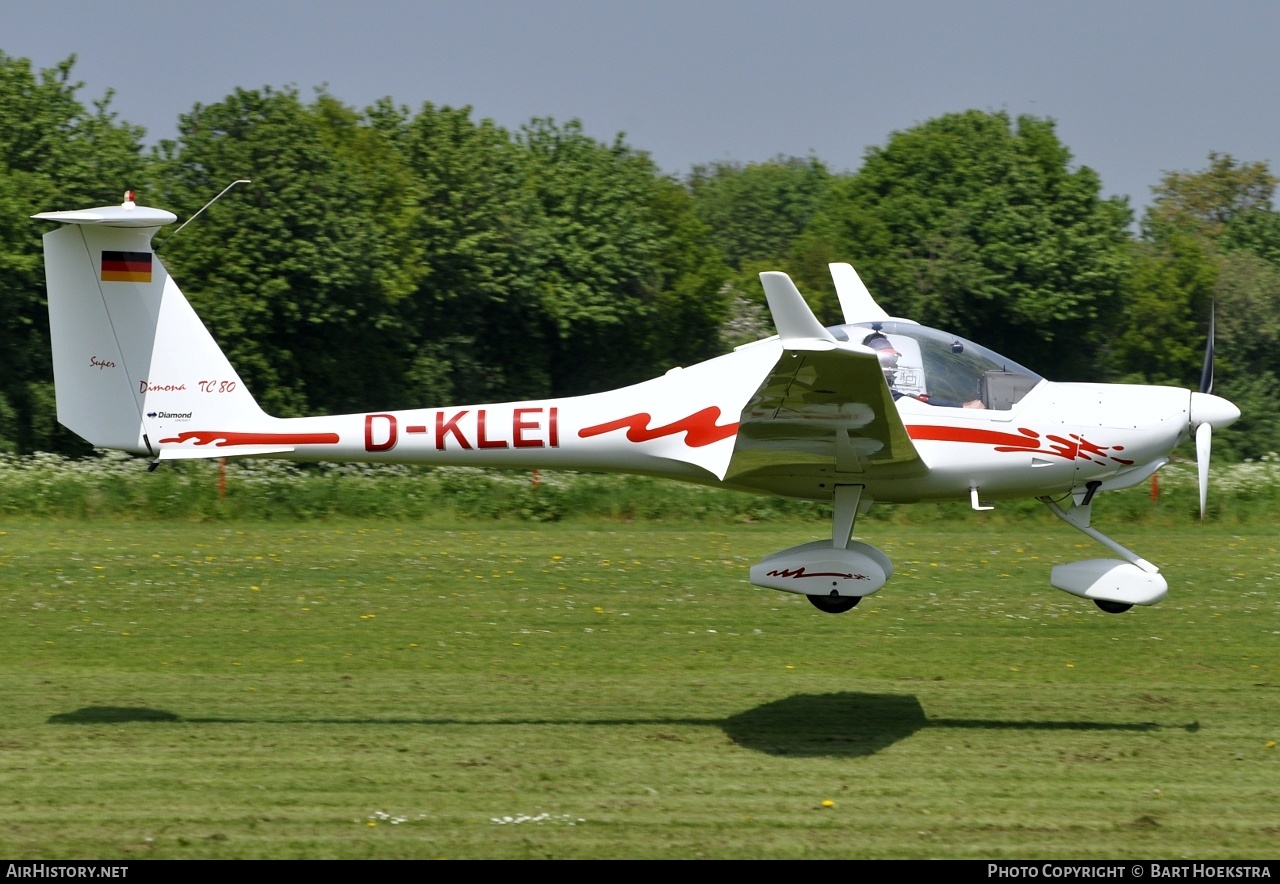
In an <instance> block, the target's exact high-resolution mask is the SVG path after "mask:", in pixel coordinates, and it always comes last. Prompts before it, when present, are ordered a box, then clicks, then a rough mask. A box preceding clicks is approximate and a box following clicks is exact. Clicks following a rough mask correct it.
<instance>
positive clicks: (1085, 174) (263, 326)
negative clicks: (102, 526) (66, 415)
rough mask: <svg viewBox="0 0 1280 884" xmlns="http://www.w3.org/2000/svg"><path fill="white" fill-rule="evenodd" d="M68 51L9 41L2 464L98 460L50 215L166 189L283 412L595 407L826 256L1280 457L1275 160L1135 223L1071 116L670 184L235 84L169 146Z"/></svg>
mask: <svg viewBox="0 0 1280 884" xmlns="http://www.w3.org/2000/svg"><path fill="white" fill-rule="evenodd" d="M73 69H74V62H73V60H72V59H69V60H67V61H65V62H63V63H61V64H59V65H57V66H55V67H54V68H51V69H48V70H43V71H35V70H33V69H32V67H31V65H30V63H29V62H28V61H27V60H25V59H21V58H15V57H11V56H7V55H4V54H3V53H0V330H2V331H0V334H2V335H3V346H2V347H0V369H2V370H0V450H8V451H13V452H31V451H37V450H44V451H58V452H63V453H77V452H81V451H84V450H85V449H84V448H83V443H80V442H79V441H78V440H76V439H75V438H74V437H72V436H71V434H69V433H68V432H66V431H65V430H63V429H62V428H61V427H59V426H58V425H57V423H56V418H55V411H54V398H53V386H52V367H51V360H50V355H49V342H48V317H47V311H46V307H45V301H44V297H45V291H44V273H43V262H42V253H41V249H40V235H41V234H42V233H43V232H45V229H46V228H45V227H44V225H41V224H39V223H37V222H33V221H31V220H30V219H29V216H30V215H32V214H34V213H36V212H40V211H48V210H53V209H74V208H84V207H87V206H90V205H102V204H110V203H116V202H119V201H120V198H121V194H122V193H123V191H124V190H125V189H126V188H129V189H133V190H135V191H137V192H138V193H139V200H140V202H143V203H146V204H148V205H154V206H159V207H163V208H166V209H169V210H170V211H173V212H174V213H175V214H177V215H178V217H179V219H180V220H186V219H188V218H190V217H191V216H192V215H193V214H195V213H196V212H197V211H199V210H200V208H201V207H202V206H204V205H205V204H206V203H207V202H208V200H209V199H210V198H211V197H212V196H214V195H215V194H217V193H218V192H219V191H221V190H222V189H223V188H224V187H225V186H226V185H227V184H228V183H230V182H231V181H233V180H235V179H238V178H248V179H252V182H253V183H252V185H249V186H245V187H241V188H237V189H235V190H233V191H231V192H230V193H229V194H228V195H227V196H225V197H224V198H223V199H221V200H219V201H218V202H217V203H215V204H214V205H213V206H211V207H210V208H209V209H208V211H206V212H205V213H204V214H202V215H201V216H200V218H199V219H198V220H197V221H196V222H195V223H194V224H192V225H190V226H189V227H187V228H186V229H184V230H183V231H182V232H181V234H180V235H178V236H177V237H175V238H173V239H171V240H170V239H168V237H170V236H172V230H173V228H166V229H165V230H164V231H162V232H161V234H160V235H159V236H158V237H157V242H158V243H159V245H158V251H159V254H160V255H161V257H162V258H163V260H164V261H165V263H166V264H167V265H168V266H169V268H170V269H171V270H172V272H173V273H174V275H175V277H177V278H178V279H179V280H180V281H181V284H182V286H183V289H184V291H185V292H186V293H187V295H188V297H189V298H190V299H191V301H192V303H193V305H194V306H195V308H196V310H197V312H198V313H199V314H200V315H201V317H202V318H203V319H204V320H205V322H206V324H208V325H209V327H210V330H211V332H212V333H213V335H214V336H215V338H217V339H218V341H219V343H220V344H221V345H222V346H223V348H224V349H225V350H226V352H227V354H228V356H229V357H230V359H231V360H232V362H233V364H234V365H235V366H236V368H237V370H238V371H239V372H240V374H241V375H242V377H243V378H244V380H245V382H246V383H247V384H248V385H249V387H250V389H251V390H253V391H254V393H255V395H256V396H257V398H258V399H259V401H260V402H261V403H262V405H263V407H264V408H266V409H267V410H268V411H269V412H272V413H275V414H278V415H281V416H292V415H300V414H306V413H320V412H350V411H367V410H384V409H387V408H404V407H426V406H434V405H443V404H447V403H450V404H456V403H469V402H484V401H495V400H511V399H524V398H540V397H546V396H561V395H573V394H579V393H586V392H591V391H595V390H601V389H607V388H610V387H615V386H619V385H622V384H626V383H631V382H635V381H639V380H643V379H645V378H647V377H651V376H653V375H656V374H659V373H661V372H663V371H665V370H666V369H668V368H670V367H672V366H674V365H679V364H689V363H691V362H695V361H698V360H701V359H705V358H708V357H711V356H714V355H717V354H718V353H720V352H723V351H724V350H725V349H726V348H727V347H729V346H734V345H737V344H740V343H744V342H746V341H748V340H754V339H755V338H758V337H762V336H766V335H769V334H772V333H773V329H772V325H771V322H770V320H769V316H768V312H767V310H766V309H765V307H764V303H763V293H762V292H761V290H760V286H759V283H758V279H757V276H756V274H757V273H758V272H759V271H760V270H765V269H781V270H785V271H787V272H789V273H790V274H791V275H792V276H793V278H795V280H796V281H797V284H798V285H799V286H800V288H801V291H803V292H804V293H805V295H806V297H807V299H808V300H809V302H810V304H811V306H812V307H813V308H814V310H815V312H816V313H817V314H818V316H819V318H820V319H822V320H823V321H824V322H826V323H829V324H835V323H837V322H839V321H840V313H839V306H838V302H837V300H836V297H835V291H834V288H833V286H832V283H831V279H830V276H829V274H828V272H827V266H826V265H827V263H828V262H831V261H848V262H851V263H853V264H854V265H855V266H856V267H857V268H858V270H859V272H860V274H861V275H862V277H863V279H864V280H865V281H866V283H867V285H868V287H869V288H870V289H871V291H872V292H873V293H874V294H875V295H876V297H877V299H878V300H879V301H880V303H881V304H882V305H883V306H884V307H885V308H886V309H887V310H888V311H889V312H890V313H891V314H893V315H900V316H906V317H910V318H913V319H916V320H918V321H920V322H922V323H925V324H927V325H935V326H939V327H942V328H947V329H949V330H952V331H954V332H955V333H957V334H960V335H963V336H965V337H970V338H973V339H974V340H977V341H979V342H980V343H983V344H985V345H987V346H990V347H992V348H993V349H995V350H997V351H998V352H1001V353H1004V354H1005V355H1007V356H1009V357H1010V358H1012V359H1014V360H1016V361H1018V362H1021V363H1023V364H1025V365H1027V366H1029V367H1031V368H1033V369H1035V370H1036V371H1038V372H1040V373H1041V374H1044V375H1045V376H1047V377H1050V378H1053V379H1055V380H1096V381H1131V382H1138V383H1171V384H1176V385H1179V386H1187V387H1195V386H1196V384H1197V383H1198V381H1199V377H1200V368H1201V359H1202V355H1203V350H1204V344H1205V340H1206V334H1207V329H1208V325H1209V317H1210V312H1211V310H1212V311H1214V312H1215V315H1216V327H1217V353H1218V360H1217V381H1216V385H1215V392H1218V393H1221V394H1222V395H1225V396H1227V397H1229V398H1231V399H1233V400H1234V401H1236V403H1237V404H1239V405H1240V406H1241V408H1242V410H1243V411H1244V415H1245V416H1244V418H1243V419H1242V420H1241V421H1240V423H1239V424H1238V425H1237V427H1236V428H1233V429H1232V430H1231V431H1227V432H1224V433H1222V434H1220V435H1221V438H1220V439H1219V438H1215V451H1219V450H1220V451H1221V452H1223V453H1226V454H1234V455H1236V456H1248V457H1256V456H1259V455H1262V454H1265V453H1267V452H1269V451H1271V450H1273V449H1274V448H1276V447H1277V446H1276V429H1277V428H1276V426H1275V420H1274V417H1273V416H1272V414H1271V413H1270V409H1269V406H1270V399H1271V393H1272V391H1273V388H1274V385H1275V381H1276V377H1277V375H1280V347H1277V346H1276V340H1275V339H1276V337H1277V336H1280V310H1277V309H1276V308H1277V306H1280V303H1278V302H1280V219H1278V218H1277V213H1276V212H1275V210H1274V209H1273V207H1272V197H1273V195H1274V191H1275V186H1276V178H1275V176H1273V175H1272V174H1271V172H1270V170H1269V169H1268V167H1267V165H1266V164H1265V163H1261V162H1256V163H1249V162H1239V161H1237V160H1235V159H1234V158H1232V157H1230V156H1226V155H1218V154H1210V156H1209V160H1208V165H1207V167H1206V168H1205V169H1203V170H1199V171H1194V172H1173V173H1168V174H1166V175H1165V177H1164V179H1163V181H1162V183H1161V184H1160V185H1159V187H1157V188H1156V190H1155V193H1154V195H1153V196H1154V199H1153V201H1152V203H1151V205H1150V207H1149V208H1148V209H1147V210H1146V211H1145V213H1144V214H1143V216H1142V218H1141V219H1138V224H1137V225H1136V230H1135V224H1134V222H1135V219H1134V216H1133V212H1132V210H1131V208H1130V207H1129V204H1128V201H1127V200H1126V199H1125V198H1121V197H1113V198H1103V197H1102V195H1101V186H1100V182H1099V179H1098V177H1097V175H1096V174H1095V173H1094V172H1093V171H1092V170H1090V169H1088V168H1085V167H1076V166H1074V165H1073V163H1072V157H1071V153H1070V151H1069V150H1068V149H1067V147H1066V146H1065V145H1063V144H1062V143H1061V141H1060V140H1059V139H1058V137H1057V134H1056V132H1055V129H1054V124H1053V122H1052V121H1051V120H1047V119H1041V118H1037V117H1032V116H1019V117H1017V118H1011V117H1010V116H1009V115H1007V114H1005V113H992V112H983V111H976V110H969V111H964V112H960V113H954V114H947V115H945V116H942V117H939V118H936V119H933V120H929V121H927V122H925V123H922V124H920V125H918V126H915V127H913V128H911V129H908V130H905V131H902V132H897V133H894V134H893V135H891V136H890V137H889V139H888V141H887V142H886V143H885V144H884V145H883V146H875V147H871V148H869V149H868V150H867V152H866V156H865V158H864V162H863V164H862V167H861V168H860V169H859V170H858V171H857V172H852V173H847V172H836V171H833V170H831V169H830V168H829V167H828V166H827V165H826V164H825V163H823V162H822V161H821V160H820V159H818V158H816V157H807V158H795V157H778V158H775V159H771V160H768V161H764V162H758V163H748V164H742V163H727V162H719V163H709V164H706V165H701V166H697V167H695V168H693V169H692V170H691V171H690V172H689V173H688V174H687V175H686V176H685V177H684V178H683V179H680V178H676V177H673V176H669V175H666V174H663V173H662V172H661V170H659V169H658V168H657V167H656V166H655V164H654V163H653V162H652V160H651V159H650V158H649V156H648V155H647V154H646V153H645V152H644V151H643V150H640V149H637V148H634V147H632V146H631V145H629V144H628V143H627V142H626V141H625V140H624V139H623V138H622V136H619V137H618V138H617V139H615V140H614V141H613V142H612V143H603V142H600V141H597V140H595V139H593V138H590V137H588V136H587V135H586V134H585V133H584V132H583V130H582V127H581V125H580V124H579V123H578V122H576V121H570V122H567V123H558V122H556V121H554V120H550V119H533V120H531V121H529V122H528V123H526V124H525V125H523V126H521V127H520V128H519V129H518V130H514V131H512V130H507V129H504V128H502V127H499V126H497V125H495V124H494V123H492V122H491V121H489V120H484V119H481V120H476V119H474V118H473V117H472V114H471V111H470V109H469V108H451V107H440V106H436V105H433V104H429V103H428V104H424V105H422V106H421V107H420V108H418V109H417V110H411V109H409V108H407V107H404V106H401V105H397V104H395V103H394V102H392V101H391V100H390V99H384V100H382V101H380V102H378V103H376V104H375V105H373V106H371V107H368V108H365V109H363V110H358V109H355V108H352V107H349V106H347V105H345V104H343V103H342V102H341V101H340V100H339V99H337V98H336V97H334V96H332V95H329V94H327V93H325V92H320V93H318V94H317V95H316V96H315V97H314V98H312V99H311V100H305V99H303V98H302V97H301V96H300V95H299V94H298V93H297V92H296V91H295V90H292V89H279V90H278V89H272V88H263V89H257V90H246V89H237V90H236V91H235V92H234V93H233V94H231V95H228V96H227V97H226V98H225V99H224V100H223V101H221V102H218V103H216V104H212V105H195V106H194V107H193V108H192V110H191V111H190V112H189V113H187V114H185V115H183V116H182V117H181V118H180V121H179V127H178V136H177V138H176V139H174V140H171V141H163V142H161V143H160V144H159V145H158V146H156V147H154V148H151V149H146V148H145V147H144V142H143V137H144V134H145V133H144V132H143V131H142V130H141V129H140V128H138V127H136V126H132V125H130V124H129V123H127V122H125V121H121V120H119V119H118V118H117V117H116V115H115V114H114V113H113V112H112V111H111V109H110V95H109V94H108V95H107V96H105V97H103V98H101V99H98V100H95V101H91V102H89V103H88V104H86V103H84V102H83V101H81V99H80V98H79V95H78V93H79V91H80V89H81V86H80V84H78V83H77V82H76V81H75V79H74V76H73Z"/></svg>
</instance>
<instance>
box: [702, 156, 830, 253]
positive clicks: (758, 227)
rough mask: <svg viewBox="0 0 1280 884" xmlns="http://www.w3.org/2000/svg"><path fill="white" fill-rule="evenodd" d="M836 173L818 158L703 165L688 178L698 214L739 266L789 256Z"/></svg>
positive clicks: (719, 244)
mask: <svg viewBox="0 0 1280 884" xmlns="http://www.w3.org/2000/svg"><path fill="white" fill-rule="evenodd" d="M831 181H832V175H831V173H830V172H828V171H827V167H826V166H825V165H823V163H822V162H820V161H819V160H818V159H817V158H816V157H808V158H803V159H802V158H800V157H781V156H780V157H776V158H774V159H772V160H769V161H768V162H763V163H749V164H746V165H743V164H742V163H730V162H718V163H708V164H705V165H698V166H694V167H693V171H692V172H691V173H690V174H689V177H688V179H687V186H688V188H689V190H690V192H691V193H692V194H693V196H694V200H695V205H696V207H697V213H698V217H699V218H700V219H702V221H703V222H704V223H705V224H706V225H707V227H708V228H709V229H710V231H711V242H712V243H714V244H715V245H716V246H718V247H719V249H720V251H721V252H722V253H723V254H724V257H725V261H726V262H727V263H728V264H729V266H730V267H732V268H733V269H734V270H742V269H744V268H745V267H748V266H749V265H759V264H761V263H763V262H771V261H777V260H778V259H780V258H782V257H784V256H785V255H786V254H787V252H788V251H789V250H790V249H791V244H792V243H793V242H794V241H795V239H796V237H798V236H799V235H800V234H801V233H802V232H803V231H804V229H805V227H806V225H808V223H809V220H810V219H811V218H812V217H813V215H814V213H815V212H816V211H817V209H818V207H819V205H821V202H822V199H823V197H824V196H825V195H826V191H827V189H828V187H830V185H831Z"/></svg>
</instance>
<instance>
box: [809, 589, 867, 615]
mask: <svg viewBox="0 0 1280 884" xmlns="http://www.w3.org/2000/svg"><path fill="white" fill-rule="evenodd" d="M805 598H807V599H808V600H809V604H811V605H813V606H814V607H815V608H817V609H818V610H819V611H822V612H824V613H827V614H843V613H844V612H845V611H852V610H853V609H854V608H856V607H857V606H858V602H860V601H862V596H860V595H838V594H837V593H836V592H835V591H834V590H833V591H832V593H831V595H807V596H805Z"/></svg>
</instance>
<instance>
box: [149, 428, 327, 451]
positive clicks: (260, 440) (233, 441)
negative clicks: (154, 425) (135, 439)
mask: <svg viewBox="0 0 1280 884" xmlns="http://www.w3.org/2000/svg"><path fill="white" fill-rule="evenodd" d="M192 439H194V440H195V444H196V445H208V444H209V443H210V442H214V443H217V444H215V445H214V446H213V447H214V448H227V447H230V446H233V445H336V444H338V434H337V433H224V432H221V431H219V430H188V431H187V432H185V433H179V434H178V435H176V436H170V437H169V438H168V439H161V440H160V444H161V445H163V444H165V443H166V442H177V443H179V444H181V443H183V442H190V441H191V440H192ZM218 440H222V441H218Z"/></svg>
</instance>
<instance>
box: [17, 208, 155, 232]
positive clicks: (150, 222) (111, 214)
mask: <svg viewBox="0 0 1280 884" xmlns="http://www.w3.org/2000/svg"><path fill="white" fill-rule="evenodd" d="M31 217H32V218H35V219H36V220H37V221H57V222H58V223H59V224H98V225H101V226H103V227H163V226H165V225H166V224H172V223H173V222H174V221H177V220H178V216H177V215H175V214H173V212H166V211H165V210H164V209H152V208H149V207H148V206H137V205H134V204H133V203H125V204H124V205H122V206H100V207H99V208H96V209H80V210H79V211H75V212H41V213H40V214H39V215H32V216H31Z"/></svg>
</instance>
